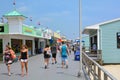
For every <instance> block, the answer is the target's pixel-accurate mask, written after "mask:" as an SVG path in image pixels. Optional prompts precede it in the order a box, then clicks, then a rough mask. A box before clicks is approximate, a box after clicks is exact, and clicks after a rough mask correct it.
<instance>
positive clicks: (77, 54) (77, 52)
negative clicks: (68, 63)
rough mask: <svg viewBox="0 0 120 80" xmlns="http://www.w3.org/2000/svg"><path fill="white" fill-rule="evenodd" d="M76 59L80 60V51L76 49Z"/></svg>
mask: <svg viewBox="0 0 120 80" xmlns="http://www.w3.org/2000/svg"><path fill="white" fill-rule="evenodd" d="M74 60H75V61H80V51H76V52H75V57H74Z"/></svg>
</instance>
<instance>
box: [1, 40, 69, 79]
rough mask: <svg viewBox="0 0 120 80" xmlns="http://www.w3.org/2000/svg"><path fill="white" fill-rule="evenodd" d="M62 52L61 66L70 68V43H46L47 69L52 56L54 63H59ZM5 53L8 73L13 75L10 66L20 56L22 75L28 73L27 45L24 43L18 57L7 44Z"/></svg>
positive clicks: (45, 63)
mask: <svg viewBox="0 0 120 80" xmlns="http://www.w3.org/2000/svg"><path fill="white" fill-rule="evenodd" d="M58 53H60V55H61V68H68V56H69V54H70V53H71V49H70V47H69V44H66V43H65V42H62V44H61V45H59V46H58V45H57V44H53V45H52V46H49V45H46V46H45V48H44V51H43V55H44V65H45V67H44V68H45V69H48V65H49V61H50V58H52V64H57V59H56V58H57V57H56V56H57V54H58ZM3 55H4V62H5V64H6V66H7V69H8V75H9V76H11V71H10V67H11V64H12V63H13V62H14V59H15V58H18V60H19V61H20V64H21V76H22V77H23V76H25V75H26V76H27V75H28V59H29V55H28V48H27V46H26V45H22V47H21V50H20V56H18V57H16V54H15V52H14V51H13V50H12V48H11V47H10V46H8V45H7V46H6V49H5V50H4V52H3ZM24 69H25V70H26V74H24V72H25V71H24Z"/></svg>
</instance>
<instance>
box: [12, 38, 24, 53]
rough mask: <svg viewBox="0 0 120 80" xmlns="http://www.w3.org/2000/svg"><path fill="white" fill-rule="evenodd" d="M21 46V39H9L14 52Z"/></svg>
mask: <svg viewBox="0 0 120 80" xmlns="http://www.w3.org/2000/svg"><path fill="white" fill-rule="evenodd" d="M21 46H22V40H21V39H11V47H12V49H13V50H14V51H15V53H19V52H20V49H21Z"/></svg>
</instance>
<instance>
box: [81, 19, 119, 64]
mask: <svg viewBox="0 0 120 80" xmlns="http://www.w3.org/2000/svg"><path fill="white" fill-rule="evenodd" d="M83 34H88V35H89V40H90V42H89V43H90V51H91V54H92V51H95V50H93V49H95V48H96V51H95V53H93V54H96V55H97V58H99V59H101V61H102V63H104V64H109V63H110V64H111V63H120V18H118V19H113V20H110V21H106V22H103V23H99V24H95V25H91V26H87V27H86V28H85V29H84V31H83ZM94 45H95V46H94ZM98 51H99V52H100V53H98Z"/></svg>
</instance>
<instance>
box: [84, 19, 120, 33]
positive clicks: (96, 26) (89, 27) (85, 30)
mask: <svg viewBox="0 0 120 80" xmlns="http://www.w3.org/2000/svg"><path fill="white" fill-rule="evenodd" d="M115 21H120V18H116V19H112V20H109V21H105V22H101V23H98V24H95V25H91V26H87V27H85V29H84V30H83V34H89V31H90V30H98V29H99V27H100V25H104V24H108V23H112V22H115Z"/></svg>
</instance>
